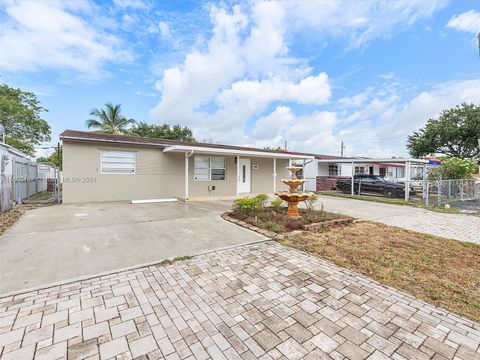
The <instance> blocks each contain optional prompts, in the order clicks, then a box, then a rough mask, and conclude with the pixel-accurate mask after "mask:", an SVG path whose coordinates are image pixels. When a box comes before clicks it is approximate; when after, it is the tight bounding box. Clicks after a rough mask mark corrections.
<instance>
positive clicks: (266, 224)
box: [253, 220, 285, 233]
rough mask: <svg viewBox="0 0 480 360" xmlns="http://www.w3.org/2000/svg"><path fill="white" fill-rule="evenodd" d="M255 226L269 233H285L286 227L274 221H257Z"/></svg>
mask: <svg viewBox="0 0 480 360" xmlns="http://www.w3.org/2000/svg"><path fill="white" fill-rule="evenodd" d="M253 224H254V225H255V226H258V227H259V228H261V229H265V230H269V231H273V232H275V233H282V232H284V231H285V226H283V225H282V224H278V223H276V222H274V221H268V220H267V221H261V220H257V221H254V222H253Z"/></svg>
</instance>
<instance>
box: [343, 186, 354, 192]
mask: <svg viewBox="0 0 480 360" xmlns="http://www.w3.org/2000/svg"><path fill="white" fill-rule="evenodd" d="M342 192H343V193H344V194H351V193H352V187H351V186H350V185H343V187H342Z"/></svg>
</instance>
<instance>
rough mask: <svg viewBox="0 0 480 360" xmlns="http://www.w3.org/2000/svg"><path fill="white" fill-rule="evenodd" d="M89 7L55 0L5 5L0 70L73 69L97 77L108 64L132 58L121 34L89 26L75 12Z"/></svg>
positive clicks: (0, 32)
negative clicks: (116, 34) (122, 41)
mask: <svg viewBox="0 0 480 360" xmlns="http://www.w3.org/2000/svg"><path fill="white" fill-rule="evenodd" d="M76 3H77V2H76ZM82 4H83V6H80V5H82ZM87 5H88V3H82V2H78V3H77V4H70V3H68V2H66V3H64V2H57V1H55V2H54V1H50V2H46V1H23V2H9V3H5V4H3V6H4V8H5V9H4V10H5V20H4V23H3V24H2V27H1V28H0V48H1V49H2V56H0V69H1V70H4V71H12V72H14V71H38V70H41V69H60V70H74V71H77V72H79V73H81V74H83V75H87V76H90V77H99V76H100V75H101V74H102V68H103V65H104V64H105V63H106V62H126V61H129V60H131V58H132V56H131V54H130V53H129V52H128V51H125V50H124V49H123V47H122V43H121V41H120V39H119V38H117V37H115V36H112V35H110V34H108V33H105V32H103V31H102V30H101V29H98V28H95V27H93V26H92V25H91V24H89V23H88V22H86V21H85V20H83V19H82V17H81V16H80V15H76V14H75V13H74V11H81V12H85V11H88V10H89V9H88V6H87Z"/></svg>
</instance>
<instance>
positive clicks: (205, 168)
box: [193, 156, 226, 181]
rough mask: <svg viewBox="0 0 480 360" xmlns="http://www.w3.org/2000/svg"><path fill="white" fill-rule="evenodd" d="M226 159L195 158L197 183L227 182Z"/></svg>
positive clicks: (194, 172)
mask: <svg viewBox="0 0 480 360" xmlns="http://www.w3.org/2000/svg"><path fill="white" fill-rule="evenodd" d="M225 170H226V161H225V158H224V157H209V156H195V158H194V171H193V178H194V180H196V181H210V180H225V173H226V171H225Z"/></svg>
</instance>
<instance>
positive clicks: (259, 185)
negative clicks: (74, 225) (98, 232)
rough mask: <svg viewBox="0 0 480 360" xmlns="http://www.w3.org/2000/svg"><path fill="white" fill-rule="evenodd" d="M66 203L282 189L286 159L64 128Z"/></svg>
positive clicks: (291, 156) (299, 157) (241, 150)
mask: <svg viewBox="0 0 480 360" xmlns="http://www.w3.org/2000/svg"><path fill="white" fill-rule="evenodd" d="M60 139H61V140H62V142H63V184H62V187H63V190H62V198H63V202H64V203H81V202H95V201H100V202H102V201H125V200H149V199H166V198H178V199H184V200H185V199H187V200H197V199H222V198H235V197H237V196H245V195H250V194H252V195H254V194H260V193H266V194H273V193H274V192H275V191H277V190H281V189H285V190H286V186H285V185H283V184H282V183H281V181H280V180H281V179H282V178H288V177H289V172H288V170H287V169H286V168H287V166H288V164H289V160H290V159H297V160H307V161H308V160H313V156H310V155H305V154H299V153H289V152H284V151H269V150H264V149H257V148H249V147H241V146H228V145H219V144H205V143H185V142H180V141H172V140H163V139H151V138H143V137H136V136H124V135H111V134H104V133H98V132H86V131H73V130H65V131H64V132H63V133H62V134H61V135H60Z"/></svg>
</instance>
